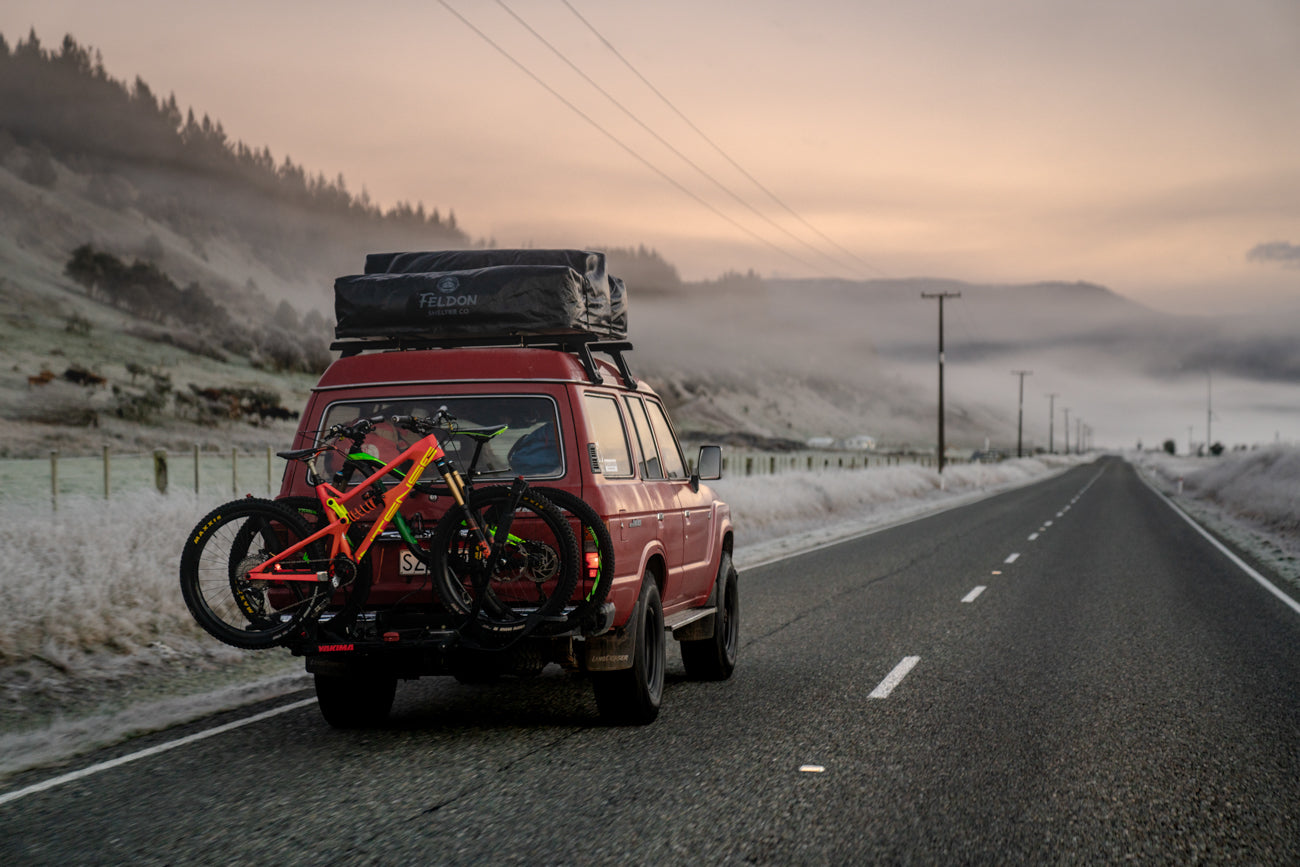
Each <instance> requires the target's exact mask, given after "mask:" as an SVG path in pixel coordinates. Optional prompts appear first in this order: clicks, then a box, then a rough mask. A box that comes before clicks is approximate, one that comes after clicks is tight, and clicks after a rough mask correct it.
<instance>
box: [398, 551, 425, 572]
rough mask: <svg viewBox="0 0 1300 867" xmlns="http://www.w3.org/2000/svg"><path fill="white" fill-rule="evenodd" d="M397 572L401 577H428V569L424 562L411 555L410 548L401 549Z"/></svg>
mask: <svg viewBox="0 0 1300 867" xmlns="http://www.w3.org/2000/svg"><path fill="white" fill-rule="evenodd" d="M397 571H398V573H399V574H401V575H428V574H429V567H427V566H425V565H424V561H423V560H421V559H420V558H419V557H417V556H415V555H414V554H412V553H411V549H410V548H403V549H402V553H401V556H400V558H399V559H398V566H397Z"/></svg>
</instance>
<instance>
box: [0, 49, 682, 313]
mask: <svg viewBox="0 0 1300 867" xmlns="http://www.w3.org/2000/svg"><path fill="white" fill-rule="evenodd" d="M0 169H4V170H8V171H9V172H11V173H13V174H14V175H16V176H17V178H18V179H20V180H21V181H22V182H23V183H24V184H25V185H26V186H27V187H29V188H30V187H34V188H36V189H40V190H46V191H49V192H50V193H51V194H52V195H51V196H49V197H39V198H38V199H36V200H33V199H31V198H30V197H27V198H24V197H23V196H22V193H23V192H24V190H14V189H10V190H8V191H7V192H9V193H10V195H9V196H8V197H7V200H6V197H5V196H4V193H5V192H6V190H3V189H0V209H3V210H8V211H10V216H13V215H14V214H17V213H21V212H23V211H29V210H30V209H31V208H32V207H33V206H35V208H36V210H37V213H36V214H34V215H33V218H34V219H33V220H32V221H31V222H35V223H43V224H46V225H47V227H48V228H52V229H53V231H52V232H49V231H45V232H35V231H32V230H31V229H30V227H29V229H28V230H27V235H28V236H29V237H27V238H25V239H24V240H26V241H27V242H28V243H26V244H25V245H24V246H25V248H26V250H27V252H28V253H37V252H41V253H44V257H45V258H46V259H47V260H48V261H50V262H51V263H54V262H57V263H62V262H63V261H66V259H67V257H68V255H69V254H70V253H71V251H72V250H73V249H75V248H76V247H78V246H80V245H81V244H85V243H95V244H96V245H97V246H98V247H102V248H105V249H107V250H108V251H109V252H112V253H115V254H117V255H119V256H121V257H124V258H128V257H133V256H143V257H145V258H147V259H149V260H151V261H154V262H155V264H162V265H165V266H166V267H167V268H168V270H169V271H171V272H176V275H175V276H177V277H178V279H181V280H184V281H190V280H197V281H198V282H199V283H200V284H202V285H204V286H205V287H209V288H211V289H213V290H215V291H216V292H217V294H219V295H238V294H240V292H241V291H242V290H243V289H244V288H245V287H247V286H249V284H252V285H253V286H256V287H258V288H259V289H260V290H261V292H262V293H264V294H265V295H267V296H269V297H270V299H271V300H272V301H273V302H278V301H281V300H286V299H287V300H290V301H292V302H293V303H294V304H295V305H296V306H298V307H299V308H305V309H312V308H317V309H320V310H321V311H323V312H328V311H329V309H330V308H331V306H332V303H331V298H330V293H329V287H330V285H331V284H332V279H333V277H335V276H338V275H340V274H345V273H355V272H356V271H358V270H359V269H360V267H361V263H362V261H363V257H364V254H365V253H367V252H370V251H374V250H396V249H443V248H460V247H466V246H482V245H487V246H491V245H493V244H494V242H493V241H488V240H481V239H479V240H475V239H472V238H471V237H470V236H469V235H468V234H467V233H466V232H465V231H464V230H462V228H461V227H460V226H458V225H457V221H456V215H455V212H454V210H452V209H451V208H448V209H447V210H446V211H445V212H444V211H443V210H441V209H440V208H439V207H438V206H436V205H435V206H432V207H428V208H426V206H425V205H424V203H422V202H416V203H414V204H412V203H410V202H407V201H402V202H398V203H397V204H395V205H392V206H390V207H388V208H382V207H380V205H378V204H377V203H375V202H374V201H372V200H371V199H370V197H369V195H368V194H367V193H366V191H365V189H364V187H363V188H362V189H361V191H360V192H359V193H357V192H352V191H351V190H350V189H349V188H348V184H347V182H346V180H345V179H344V177H343V176H342V175H341V174H340V175H338V176H337V177H335V178H327V177H326V176H325V175H324V174H323V173H320V172H312V171H311V170H310V169H309V168H308V167H306V166H302V165H298V164H296V163H295V162H294V161H293V160H292V159H291V158H290V157H289V156H287V155H286V156H284V157H283V158H277V157H276V156H275V155H274V154H273V153H272V151H271V149H270V147H268V146H265V145H261V146H258V145H249V144H247V143H245V142H243V141H240V140H237V139H234V138H232V137H231V136H230V135H228V134H227V132H226V131H225V129H224V128H223V126H222V123H221V121H220V120H214V119H212V118H210V117H209V116H208V115H206V114H203V115H202V116H201V117H200V116H196V114H195V111H194V110H193V109H192V108H189V109H184V110H183V109H182V108H181V106H180V105H179V104H178V103H177V100H176V97H175V95H174V94H172V95H169V96H167V97H165V98H164V97H161V96H160V95H159V94H157V93H155V91H154V89H153V88H152V87H150V85H149V84H148V83H146V82H145V81H144V80H143V79H141V78H140V77H138V76H137V77H136V78H135V81H134V82H133V83H130V84H128V83H126V82H124V81H119V80H116V79H114V78H112V77H110V76H109V75H108V73H107V72H106V71H105V69H104V65H103V61H102V59H101V57H100V55H99V52H98V51H96V50H93V49H90V48H87V47H85V46H82V45H81V44H79V43H78V42H77V41H76V39H75V38H74V37H72V36H71V35H69V36H65V37H64V38H63V41H62V43H61V44H60V45H59V46H58V47H57V48H53V49H49V48H46V47H45V46H43V45H42V44H41V41H40V39H39V37H38V36H37V34H36V33H35V32H34V31H33V32H31V33H29V34H28V35H27V36H26V37H25V38H21V39H19V40H18V41H17V42H16V43H14V44H13V45H12V46H11V45H10V44H9V41H8V40H6V39H5V38H4V36H3V35H2V34H0ZM441 170H446V171H451V170H453V169H452V168H451V167H447V168H445V169H439V167H438V166H437V164H436V162H435V163H434V164H433V165H432V166H431V168H430V171H431V172H433V173H435V175H436V173H437V172H439V171H441ZM76 199H82V200H84V204H88V205H90V206H92V208H93V209H98V210H96V211H95V212H94V213H87V212H86V209H85V208H84V207H82V205H83V202H81V201H76ZM60 204H62V205H63V206H64V207H63V208H59V207H58V206H59V205H60ZM115 217H126V218H130V219H132V220H134V221H135V222H136V223H137V224H138V223H139V218H141V217H143V218H144V219H145V220H146V221H147V222H148V223H149V224H150V226H149V227H148V231H146V232H145V233H144V235H143V236H142V237H135V236H134V234H133V232H132V231H131V230H130V229H129V228H126V227H123V226H114V225H113V224H114V222H115V219H114V218H115ZM49 224H53V225H49ZM6 228H11V227H6V226H3V225H0V232H2V231H3V230H4V229H6ZM137 228H138V226H137ZM135 234H138V232H136V233H135ZM602 240H606V239H574V241H573V244H572V245H573V246H586V245H590V244H592V243H593V242H596V243H599V242H601V241H602ZM609 240H613V239H609ZM56 244H57V245H58V248H57V249H55V248H54V245H56ZM177 247H179V249H174V248H177ZM33 248H35V249H33ZM606 249H607V252H608V253H609V256H610V264H611V270H613V271H614V272H615V273H617V274H619V275H620V276H623V277H624V279H625V280H627V282H628V283H629V284H630V285H632V286H636V287H642V288H644V289H645V290H647V291H654V290H656V289H667V290H672V289H676V288H678V287H680V285H681V282H680V279H679V278H678V276H677V272H676V269H675V268H673V267H672V266H671V265H670V264H668V263H667V262H665V261H664V260H663V258H662V257H660V256H659V254H658V253H657V252H655V251H653V250H647V249H646V248H645V247H635V248H634V247H627V248H619V247H611V248H606ZM0 256H3V251H2V250H0ZM164 257H165V258H166V260H167V261H165V262H161V261H159V260H160V259H162V258H164ZM187 260H193V261H187ZM16 270H18V271H21V270H23V269H16ZM231 300H232V301H233V300H234V299H233V298H232V299H231Z"/></svg>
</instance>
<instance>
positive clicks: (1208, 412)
mask: <svg viewBox="0 0 1300 867" xmlns="http://www.w3.org/2000/svg"><path fill="white" fill-rule="evenodd" d="M1213 381H1214V375H1213V374H1212V373H1211V372H1210V370H1209V369H1208V368H1207V369H1206V371H1205V453H1206V454H1207V455H1208V454H1209V453H1210V446H1211V445H1212V444H1213V443H1214V439H1213V438H1212V437H1211V436H1210V419H1211V418H1212V417H1213V416H1214V410H1213V409H1212V408H1211V407H1212V401H1211V394H1212V390H1211V383H1212V382H1213Z"/></svg>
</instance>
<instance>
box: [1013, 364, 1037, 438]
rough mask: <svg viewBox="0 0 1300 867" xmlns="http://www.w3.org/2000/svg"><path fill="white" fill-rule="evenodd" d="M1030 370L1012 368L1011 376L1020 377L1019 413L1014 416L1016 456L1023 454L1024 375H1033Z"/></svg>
mask: <svg viewBox="0 0 1300 867" xmlns="http://www.w3.org/2000/svg"><path fill="white" fill-rule="evenodd" d="M1033 374H1034V372H1033V371H1032V370H1013V371H1011V375H1012V376H1018V377H1020V414H1019V415H1018V416H1017V418H1016V457H1018V458H1023V457H1024V456H1025V449H1024V442H1025V377H1026V376H1033Z"/></svg>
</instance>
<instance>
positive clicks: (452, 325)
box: [334, 250, 627, 341]
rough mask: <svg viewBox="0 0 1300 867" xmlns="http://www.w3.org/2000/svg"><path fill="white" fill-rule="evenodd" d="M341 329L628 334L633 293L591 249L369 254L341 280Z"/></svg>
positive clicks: (337, 304)
mask: <svg viewBox="0 0 1300 867" xmlns="http://www.w3.org/2000/svg"><path fill="white" fill-rule="evenodd" d="M334 313H335V319H336V320H337V323H338V324H337V325H336V326H335V332H334V333H335V336H336V337H338V338H376V337H377V338H415V339H420V338H424V339H431V340H439V341H446V340H449V339H450V340H454V339H455V338H458V337H464V338H475V339H478V338H491V337H501V338H503V339H506V338H510V337H514V336H519V335H527V336H546V335H556V336H564V335H582V336H590V337H594V338H596V339H600V340H625V339H626V338H627V292H626V290H625V288H624V286H623V281H621V280H619V279H618V278H617V277H613V276H611V275H609V274H607V273H606V271H605V254H604V253H597V252H590V251H584V250H444V251H438V252H427V253H371V254H369V255H368V256H366V270H365V273H364V274H359V275H353V276H348V277H339V278H338V279H337V280H335V281H334Z"/></svg>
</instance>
